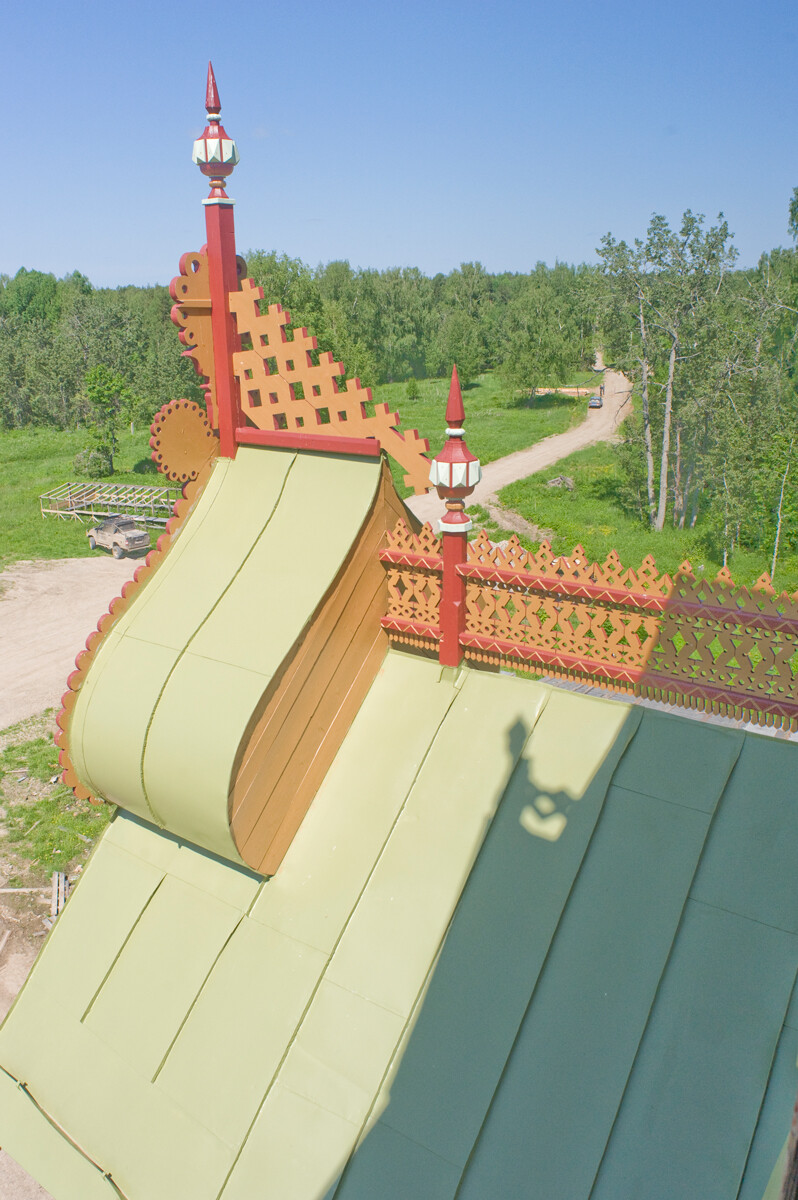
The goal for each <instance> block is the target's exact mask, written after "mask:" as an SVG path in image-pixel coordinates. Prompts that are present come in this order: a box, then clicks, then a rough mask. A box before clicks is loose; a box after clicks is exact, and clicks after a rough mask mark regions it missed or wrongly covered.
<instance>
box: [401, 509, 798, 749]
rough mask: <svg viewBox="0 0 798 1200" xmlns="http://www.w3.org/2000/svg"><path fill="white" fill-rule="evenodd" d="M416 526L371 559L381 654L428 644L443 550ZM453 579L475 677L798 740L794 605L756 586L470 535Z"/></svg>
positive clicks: (762, 582) (766, 586)
mask: <svg viewBox="0 0 798 1200" xmlns="http://www.w3.org/2000/svg"><path fill="white" fill-rule="evenodd" d="M445 543H446V536H444V538H443V539H436V538H435V537H434V535H433V533H432V530H431V528H430V527H429V526H425V527H424V529H422V530H421V531H420V532H419V533H412V532H411V531H409V530H408V529H407V527H406V526H405V525H404V524H403V523H401V522H400V523H398V524H397V526H396V528H395V530H394V531H393V533H392V535H391V536H390V537H389V539H388V545H387V547H386V549H384V550H383V551H381V553H380V558H381V559H382V561H383V563H384V564H385V568H386V578H387V582H388V606H387V609H386V613H385V615H384V617H383V619H382V625H383V628H385V629H386V630H387V631H388V634H389V637H390V639H391V641H393V642H399V643H410V644H412V645H416V646H423V647H425V648H433V647H437V646H439V644H440V641H441V628H440V624H441V622H440V616H439V612H440V589H441V579H442V574H443V562H442V557H441V555H442V549H443V548H444V547H445ZM456 570H457V574H458V575H459V576H460V578H461V579H462V581H463V582H464V584H465V592H466V603H465V622H464V628H463V630H462V632H461V634H460V643H461V645H462V647H463V648H464V651H465V656H466V658H468V659H469V660H471V662H472V663H474V664H479V665H482V666H490V667H491V668H495V667H497V666H506V667H508V668H510V669H513V670H518V669H521V670H528V671H540V670H541V669H543V670H545V671H546V672H547V673H548V674H551V675H558V676H563V677H565V678H569V679H578V680H582V681H585V682H591V683H594V684H597V685H598V686H600V687H606V688H610V689H612V690H614V691H620V692H624V693H627V694H631V695H638V696H648V697H651V698H653V699H657V700H665V701H667V702H669V703H672V704H678V705H681V706H684V707H689V708H699V709H703V708H708V709H711V710H712V711H713V712H716V713H720V714H721V715H733V716H735V717H738V718H739V717H741V716H745V717H746V719H749V720H753V721H757V722H759V723H760V724H763V725H769V724H774V723H775V724H779V725H781V726H782V727H784V728H790V729H796V728H798V703H796V701H795V681H796V676H798V593H796V594H795V595H794V596H788V595H787V594H786V593H783V594H782V595H781V596H777V595H775V593H774V591H773V587H772V585H771V582H770V578H769V576H767V575H766V574H765V575H762V576H760V578H759V579H758V580H757V582H756V584H755V585H754V587H753V588H752V589H748V588H745V587H737V586H736V585H735V583H734V580H733V579H732V578H731V575H730V574H729V572H728V571H727V570H725V569H724V570H722V571H720V572H719V573H718V575H717V577H716V579H715V580H714V582H712V581H710V580H707V579H696V578H695V577H694V575H693V572H692V568H691V566H690V564H689V563H688V562H684V563H682V565H681V567H680V568H679V571H678V573H677V575H676V576H675V577H674V578H671V577H670V576H669V575H668V574H660V573H659V572H658V571H657V568H656V563H655V562H654V559H653V558H651V556H650V555H649V556H648V557H647V558H646V559H644V561H643V563H642V565H641V567H640V568H639V570H637V571H634V570H631V569H627V568H625V567H624V566H623V564H622V563H621V561H620V559H619V558H618V555H617V554H616V553H615V551H612V552H611V553H610V554H609V555H608V556H607V559H606V560H605V562H604V563H597V562H591V561H590V560H589V559H587V557H586V555H585V552H584V550H583V549H582V547H581V546H577V547H576V548H575V550H574V551H573V554H570V555H556V556H555V555H554V554H553V553H552V550H551V547H550V546H549V544H548V543H547V542H542V543H541V545H540V548H539V550H538V551H537V552H535V553H533V552H532V551H528V550H525V549H524V548H523V546H521V544H520V542H519V541H518V539H517V538H516V537H515V536H514V535H513V537H511V538H510V540H509V541H508V542H507V544H506V545H505V546H497V545H494V543H493V542H491V540H490V538H489V537H488V535H487V534H486V533H485V532H484V531H483V532H482V533H481V534H479V536H478V537H477V538H475V539H474V541H472V542H471V543H470V544H469V546H468V558H467V561H466V562H464V563H462V564H460V565H459V566H458V567H457V568H456Z"/></svg>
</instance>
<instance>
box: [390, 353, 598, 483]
mask: <svg viewBox="0 0 798 1200" xmlns="http://www.w3.org/2000/svg"><path fill="white" fill-rule="evenodd" d="M417 384H418V391H419V395H418V397H417V399H414V400H409V399H408V397H407V384H406V383H387V384H383V385H382V386H381V387H377V388H374V389H373V394H374V400H375V403H377V404H389V405H390V406H391V408H392V409H395V410H396V411H397V412H398V413H399V416H400V417H401V419H402V425H401V428H402V429H417V430H418V432H419V433H420V434H421V436H422V437H425V438H428V439H429V444H430V452H431V453H432V454H436V453H437V452H438V450H440V448H441V446H442V445H443V442H444V439H445V431H446V420H445V418H444V413H445V411H446V398H447V396H448V395H449V380H448V379H420V380H418V381H417ZM463 403H464V405H465V411H466V434H467V437H468V445H469V448H470V449H471V451H472V452H473V453H474V454H476V455H477V457H478V458H479V459H480V461H481V462H482V464H483V465H484V464H485V463H489V462H494V460H495V459H497V458H503V457H504V456H505V454H512V452H513V451H514V450H523V449H525V448H526V447H527V446H533V445H534V444H535V443H536V442H539V441H542V439H543V438H545V437H548V436H549V435H550V434H553V433H563V432H564V431H565V430H566V429H569V428H570V426H571V425H573V424H575V423H577V422H578V421H580V420H582V419H583V417H584V415H585V401H584V400H582V399H579V400H577V399H574V398H573V397H571V396H557V395H554V394H550V395H546V396H535V397H531V396H524V397H522V398H520V399H512V400H508V399H507V397H506V396H505V395H504V394H503V391H502V386H501V384H500V383H499V381H498V379H496V378H495V377H494V376H493V375H491V374H486V375H481V376H480V377H479V379H478V380H477V381H476V383H474V384H473V385H472V386H471V387H469V388H467V389H466V390H465V391H464V392H463ZM392 467H393V464H392ZM402 475H403V471H402V468H401V467H395V468H394V480H395V482H396V485H397V488H398V490H399V494H400V495H402V496H406V495H408V494H409V493H408V489H407V488H406V487H405V486H404V485H403V484H402V482H401V480H402Z"/></svg>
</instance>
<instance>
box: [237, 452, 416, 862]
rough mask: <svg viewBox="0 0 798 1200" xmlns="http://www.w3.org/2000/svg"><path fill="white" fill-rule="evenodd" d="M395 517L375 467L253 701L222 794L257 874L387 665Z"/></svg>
mask: <svg viewBox="0 0 798 1200" xmlns="http://www.w3.org/2000/svg"><path fill="white" fill-rule="evenodd" d="M399 517H401V518H404V519H405V520H407V519H408V517H409V514H408V512H407V509H406V508H405V507H404V505H403V504H402V503H401V501H400V500H399V498H398V497H397V495H396V492H395V491H394V487H393V483H392V481H391V476H390V472H389V470H388V467H387V464H385V463H383V468H382V478H381V481H380V486H379V488H378V491H377V495H376V497H375V501H374V504H373V506H372V509H371V512H370V513H369V516H368V517H367V519H366V521H365V523H364V525H363V527H362V529H361V531H360V534H359V536H358V538H357V539H356V541H355V543H354V544H353V546H352V549H351V551H350V554H349V556H348V559H347V561H346V563H345V564H344V566H343V567H342V568H341V571H340V572H339V575H338V578H337V579H336V580H335V582H334V584H333V585H332V587H331V588H330V590H329V592H328V593H327V596H326V597H325V599H324V600H323V601H322V603H321V605H320V607H319V609H318V610H317V612H316V614H315V615H314V617H313V619H312V621H311V622H310V623H309V625H308V627H307V629H306V631H305V633H304V634H303V636H302V638H300V640H299V641H298V642H297V644H296V645H295V647H294V649H293V651H292V652H291V653H290V654H289V655H288V657H287V658H286V659H285V660H284V662H283V665H282V668H281V671H280V674H279V677H278V678H276V679H275V680H274V682H273V685H272V687H271V688H270V689H269V691H268V692H267V694H266V696H265V697H264V698H263V701H262V702H261V708H260V712H259V714H258V716H257V718H256V719H255V722H254V725H253V729H252V732H251V734H250V737H249V740H248V742H247V745H246V747H245V748H244V750H243V753H242V756H241V763H240V766H239V768H238V771H237V773H236V778H235V781H234V783H233V787H232V791H231V794H230V823H231V828H232V832H233V838H234V840H235V843H236V846H237V848H238V851H239V853H240V854H241V856H242V858H243V859H244V861H245V862H246V863H248V865H249V866H251V867H252V868H253V869H254V870H256V871H259V872H261V873H262V874H266V875H271V874H273V873H274V872H275V871H276V869H277V867H278V866H279V864H280V862H281V861H282V858H283V856H284V854H285V851H286V850H287V848H288V846H289V845H290V843H291V840H292V838H293V837H294V834H295V833H296V831H297V829H298V828H299V825H300V823H301V821H302V818H303V817H304V815H305V813H306V812H307V809H308V807H309V806H310V803H311V801H312V799H313V796H314V795H315V793H316V791H317V789H318V787H319V785H320V784H321V782H322V780H323V778H324V776H325V774H326V773H327V770H328V769H329V767H330V764H331V763H332V761H333V758H334V757H335V755H336V753H337V751H338V748H339V747H340V745H341V743H342V741H343V739H344V736H345V734H346V732H347V730H348V728H349V726H350V724H351V722H352V721H353V719H354V717H355V714H356V713H357V710H358V708H359V707H360V705H361V703H362V702H363V699H364V698H365V696H366V693H367V692H368V690H369V688H370V687H371V684H372V682H373V681H374V678H375V676H376V674H377V671H378V670H379V667H380V664H381V662H382V660H383V658H384V656H385V651H386V649H387V646H388V638H387V635H386V633H385V631H384V630H383V629H382V626H381V623H380V618H381V616H382V614H383V613H384V612H385V606H386V603H387V583H386V579H385V572H384V571H383V569H382V566H381V563H380V559H379V549H380V546H381V545H382V544H383V543H384V541H385V538H386V533H387V531H388V530H389V529H391V528H392V527H393V526H394V525H395V524H396V521H397V518H399ZM410 520H411V521H412V518H410Z"/></svg>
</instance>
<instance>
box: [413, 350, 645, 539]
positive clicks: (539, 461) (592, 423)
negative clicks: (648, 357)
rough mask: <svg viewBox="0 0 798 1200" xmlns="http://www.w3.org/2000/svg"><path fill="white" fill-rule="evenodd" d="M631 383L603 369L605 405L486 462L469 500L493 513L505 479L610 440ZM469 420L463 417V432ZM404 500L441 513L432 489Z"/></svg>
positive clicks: (428, 513) (425, 516)
mask: <svg viewBox="0 0 798 1200" xmlns="http://www.w3.org/2000/svg"><path fill="white" fill-rule="evenodd" d="M631 389H632V385H631V384H630V383H629V380H628V379H627V378H626V376H625V375H621V374H620V373H619V372H617V371H605V373H604V407H603V408H591V409H588V410H587V415H586V417H585V419H584V421H582V422H581V424H579V425H576V426H574V428H573V429H568V430H566V432H565V433H556V434H553V435H552V436H551V437H548V438H545V439H544V440H543V441H542V442H538V443H537V445H535V446H530V447H529V449H528V450H517V451H516V452H515V454H508V455H507V457H506V458H499V459H497V460H496V462H492V463H488V465H487V466H486V467H483V468H482V480H481V481H480V483H478V484H477V487H476V488H475V490H474V494H473V496H471V498H470V499H469V500H468V503H469V504H481V505H483V507H485V508H487V509H488V510H489V511H490V512H491V516H494V517H495V516H496V513H495V512H494V511H493V510H495V508H496V506H497V504H498V501H497V493H498V492H499V491H500V490H501V489H502V488H503V487H506V486H507V484H508V483H514V482H515V480H516V479H526V477H527V475H534V474H535V472H536V471H543V470H545V469H546V467H551V466H553V465H554V463H556V462H558V461H559V460H560V459H561V458H567V456H568V455H569V454H573V453H575V451H577V450H584V449H585V447H586V446H593V445H595V444H596V442H610V441H613V440H614V439H615V437H617V433H618V426H619V425H620V423H621V421H622V420H623V418H624V417H625V416H626V414H627V412H628V407H627V405H628V401H629V396H630V393H631ZM467 434H468V422H467V421H466V435H467ZM405 503H406V504H407V507H408V508H410V509H411V510H412V511H413V512H414V513H415V514H416V516H417V517H418V518H419V520H421V521H432V520H433V519H435V518H437V517H441V516H442V515H443V511H444V509H443V502H442V501H441V500H439V499H438V497H437V496H436V494H435V492H427V494H426V496H411V497H410V499H409V500H406V501H405Z"/></svg>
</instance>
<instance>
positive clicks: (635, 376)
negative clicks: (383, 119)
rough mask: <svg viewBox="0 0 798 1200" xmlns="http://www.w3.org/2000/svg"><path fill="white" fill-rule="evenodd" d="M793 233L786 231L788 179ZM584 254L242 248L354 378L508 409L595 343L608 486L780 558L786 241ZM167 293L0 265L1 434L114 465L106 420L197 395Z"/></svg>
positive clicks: (791, 386)
mask: <svg viewBox="0 0 798 1200" xmlns="http://www.w3.org/2000/svg"><path fill="white" fill-rule="evenodd" d="M789 228H790V231H791V233H792V234H793V236H794V238H795V239H796V240H797V241H798V189H796V193H795V196H794V197H793V202H792V204H791V206H790V217H789ZM598 255H599V262H598V265H596V266H585V265H582V266H578V267H573V266H568V265H565V264H562V263H556V264H555V265H554V266H553V267H547V266H546V265H545V264H538V265H537V266H536V267H535V268H534V269H533V270H531V271H530V272H528V273H526V274H524V273H518V274H511V273H503V274H490V273H488V272H487V271H486V270H485V269H484V268H483V267H482V266H481V264H479V263H463V264H462V265H461V266H460V267H458V268H457V269H456V270H454V271H451V272H450V273H449V274H448V275H443V274H439V275H435V276H434V277H430V276H427V275H424V274H423V273H422V272H421V271H419V270H417V269H415V268H403V269H396V270H385V271H376V270H365V269H353V268H352V267H351V266H350V265H349V263H347V262H330V263H327V264H325V265H322V266H319V267H316V268H312V267H310V266H309V265H308V264H306V263H303V262H302V261H301V260H300V259H297V258H291V257H289V256H288V255H285V254H277V253H276V252H264V251H252V252H250V253H249V254H248V256H247V263H248V272H249V274H250V275H251V276H252V277H253V278H254V279H255V281H256V282H257V283H259V284H260V285H261V286H262V287H263V288H264V293H265V299H266V302H267V303H274V302H278V303H281V304H282V305H283V306H284V307H286V308H288V309H289V310H290V313H291V318H292V322H293V325H294V326H295V327H298V326H302V325H304V326H307V328H308V329H310V331H311V332H313V333H315V334H316V336H317V338H318V341H319V345H320V347H321V349H323V350H330V351H332V353H333V354H334V356H335V357H336V359H340V360H342V361H343V362H344V364H345V367H346V371H347V374H349V375H358V376H360V378H361V380H362V381H363V383H364V384H367V385H374V384H379V383H387V382H391V381H397V380H409V379H413V378H415V379H420V378H424V377H426V376H432V377H439V376H441V375H445V374H447V373H448V372H449V370H450V369H451V364H452V363H453V362H457V365H458V370H459V372H460V376H461V379H462V380H463V381H464V382H465V383H468V382H469V381H470V380H473V379H474V378H476V376H477V375H479V374H480V373H482V372H483V371H486V370H492V371H494V372H495V373H496V375H497V376H498V377H499V378H500V379H501V380H502V382H503V385H504V390H505V394H506V397H507V402H508V403H514V402H516V401H517V400H518V398H519V396H523V397H524V398H527V397H528V396H529V395H530V393H533V389H534V388H535V387H537V386H540V385H543V384H547V385H553V384H556V383H557V382H566V380H567V377H568V376H569V375H572V374H573V373H574V372H575V371H577V370H578V369H580V368H581V367H585V366H587V365H588V364H590V363H592V361H593V356H594V352H595V350H596V348H599V347H601V348H603V350H604V356H605V360H606V362H607V364H608V365H615V366H617V367H618V368H620V369H621V370H623V371H625V372H626V374H627V375H629V377H630V378H631V379H632V381H633V384H634V394H635V401H634V409H633V413H632V415H631V417H630V419H629V420H628V421H626V422H625V424H624V426H623V430H624V434H625V440H624V443H623V445H622V446H621V447H620V448H619V456H620V461H621V463H622V466H623V471H622V476H623V485H622V490H621V496H620V499H621V501H622V503H623V504H624V505H625V507H626V508H627V509H628V510H629V511H630V512H634V513H636V514H637V515H638V516H639V518H640V520H641V521H642V522H644V523H645V524H647V525H648V526H649V527H650V528H651V530H652V531H653V532H655V533H656V532H657V531H660V530H662V529H664V528H665V527H666V526H667V525H671V526H677V527H683V528H685V527H686V528H689V527H695V528H696V530H697V531H698V532H700V534H701V537H703V538H704V539H705V540H706V543H707V549H708V552H709V553H710V554H711V556H713V557H714V556H716V555H717V556H718V557H721V558H722V559H723V560H724V561H726V560H727V559H728V557H729V556H730V555H731V554H733V553H734V551H735V550H736V549H737V548H738V547H745V548H747V549H751V550H754V551H756V552H757V553H759V554H761V555H762V558H763V565H765V564H767V565H768V567H774V566H775V565H776V563H777V561H778V557H779V555H780V554H783V553H784V552H786V551H796V550H798V389H797V388H796V383H797V382H798V252H796V251H795V250H783V249H780V250H774V251H772V252H770V253H768V254H765V255H763V256H762V259H761V260H760V262H759V264H758V266H757V267H756V268H753V269H750V270H739V269H738V268H737V267H736V263H735V258H736V252H735V250H734V248H733V243H732V237H731V233H730V231H729V229H728V226H727V224H726V222H725V221H724V220H723V218H722V216H721V217H720V218H718V221H717V223H716V224H714V225H713V224H710V225H707V224H706V222H705V220H704V218H703V217H700V216H696V215H694V214H693V213H691V212H689V211H688V212H687V213H685V215H684V217H683V219H682V222H681V224H680V225H679V227H678V228H676V229H672V228H671V227H670V226H669V224H668V222H667V221H666V220H665V218H663V217H661V216H655V217H653V218H652V220H651V223H650V225H649V228H648V230H647V231H646V233H645V236H644V237H640V238H638V239H636V240H632V241H623V240H620V241H619V240H616V239H615V238H614V237H613V236H612V235H610V234H608V235H607V236H606V237H605V238H604V239H603V240H602V243H601V246H600V248H599V250H598ZM170 308H171V300H170V298H169V295H168V291H167V289H166V288H162V287H150V288H138V287H123V288H116V289H107V288H102V289H99V288H94V287H92V285H91V284H90V282H89V281H88V280H87V279H86V278H85V276H83V275H80V274H79V273H77V272H75V273H74V274H72V275H70V276H67V277H66V278H64V279H55V278H54V276H52V275H48V274H44V273H42V272H40V271H28V270H20V271H19V272H18V273H17V274H16V275H15V276H14V277H13V278H11V279H10V278H8V277H0V428H6V429H11V428H16V427H21V426H27V425H49V426H55V427H59V428H68V427H75V426H77V425H85V426H86V427H87V429H88V430H90V431H92V430H93V441H92V439H91V438H89V439H87V443H88V445H89V446H90V447H91V446H94V448H95V449H96V450H97V451H98V452H101V453H102V454H103V455H104V456H105V458H106V459H107V461H108V462H109V463H110V462H111V460H112V456H113V447H114V439H115V429H116V427H117V425H118V424H119V422H120V421H122V420H124V421H127V420H136V421H139V422H144V421H148V420H149V419H150V418H151V416H152V414H153V413H154V412H155V411H156V410H157V409H158V408H159V407H160V406H161V405H162V404H164V403H166V402H167V401H169V400H170V399H173V398H175V397H178V396H188V397H190V398H194V399H200V398H201V393H200V390H199V387H198V384H197V381H196V377H195V376H194V373H193V369H192V367H191V364H190V363H189V362H188V361H187V360H186V359H185V358H183V357H181V354H180V349H181V347H180V344H179V342H178V340H177V333H176V330H175V329H174V327H173V325H172V324H171V321H170V320H169V311H170Z"/></svg>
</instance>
